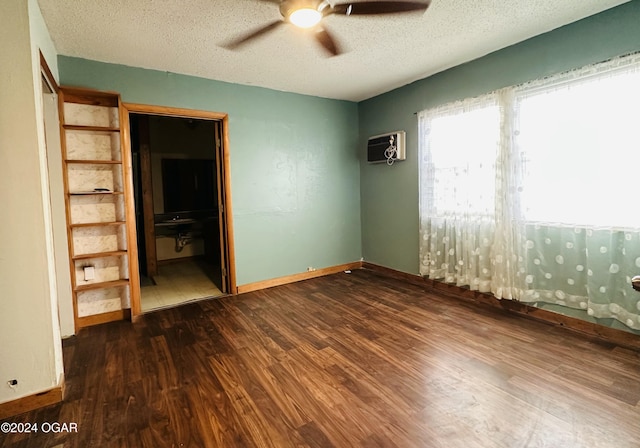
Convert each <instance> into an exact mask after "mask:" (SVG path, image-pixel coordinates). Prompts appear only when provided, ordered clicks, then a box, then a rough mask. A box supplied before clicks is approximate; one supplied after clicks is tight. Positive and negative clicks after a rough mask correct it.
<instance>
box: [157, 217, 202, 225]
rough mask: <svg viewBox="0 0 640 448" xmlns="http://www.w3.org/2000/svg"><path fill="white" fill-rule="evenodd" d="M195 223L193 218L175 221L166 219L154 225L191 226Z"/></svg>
mask: <svg viewBox="0 0 640 448" xmlns="http://www.w3.org/2000/svg"><path fill="white" fill-rule="evenodd" d="M194 222H196V220H195V219H193V218H177V219H168V220H166V221H162V222H159V223H156V225H157V226H175V225H178V224H191V223H194Z"/></svg>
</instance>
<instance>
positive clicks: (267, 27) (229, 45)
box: [223, 20, 284, 50]
mask: <svg viewBox="0 0 640 448" xmlns="http://www.w3.org/2000/svg"><path fill="white" fill-rule="evenodd" d="M281 25H284V22H283V21H282V20H276V21H274V22H271V23H269V24H268V25H265V26H263V27H262V28H258V29H257V30H255V31H251V32H250V33H248V34H245V35H243V36H240V37H238V38H236V39H234V40H232V41H230V42H227V43H225V44H224V45H223V47H225V48H228V49H229V50H233V49H235V48H237V47H239V46H240V45H243V44H245V43H247V42H248V41H250V40H252V39H255V38H257V37H260V36H262V35H264V34H266V33H268V32H269V31H273V30H275V29H276V28H278V27H279V26H281Z"/></svg>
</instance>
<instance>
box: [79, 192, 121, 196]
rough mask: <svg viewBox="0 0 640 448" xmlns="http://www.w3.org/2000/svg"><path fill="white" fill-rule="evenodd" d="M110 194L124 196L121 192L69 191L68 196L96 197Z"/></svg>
mask: <svg viewBox="0 0 640 448" xmlns="http://www.w3.org/2000/svg"><path fill="white" fill-rule="evenodd" d="M110 194H115V195H118V194H124V193H123V192H122V191H70V192H69V196H96V195H110Z"/></svg>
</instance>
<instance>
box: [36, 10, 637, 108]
mask: <svg viewBox="0 0 640 448" xmlns="http://www.w3.org/2000/svg"><path fill="white" fill-rule="evenodd" d="M626 1H627V0H433V1H432V3H431V6H430V7H429V9H428V10H427V11H426V13H424V14H409V15H394V16H384V17H382V16H376V17H372V16H368V17H363V16H359V17H358V16H350V17H345V16H329V17H327V18H325V20H324V22H323V24H324V26H325V27H326V28H327V29H328V30H329V31H331V32H332V34H333V36H334V37H335V39H336V40H337V41H338V42H339V44H340V45H341V47H342V49H343V50H344V54H341V55H339V56H336V57H326V56H325V53H324V52H323V50H322V48H321V47H319V45H318V44H317V43H316V42H315V41H314V40H313V39H312V38H311V36H309V35H308V34H307V33H306V32H304V31H303V30H299V29H296V28H294V27H293V26H291V25H287V26H283V27H280V28H279V29H277V30H275V31H274V32H272V33H270V34H268V35H266V36H264V37H263V38H262V39H260V40H258V41H255V42H251V43H248V44H246V45H244V46H242V47H240V48H239V49H237V50H235V51H231V50H227V49H225V48H222V47H221V45H222V44H224V43H225V42H226V41H228V40H229V39H232V38H234V37H237V36H239V35H242V34H243V33H245V32H247V31H250V30H253V29H255V28H258V27H260V26H262V25H265V24H267V23H269V22H271V21H273V20H275V19H277V18H279V17H280V14H279V11H278V5H277V4H275V3H271V2H268V1H260V0H39V4H40V7H41V9H42V14H43V16H44V18H45V21H46V23H47V26H48V28H49V32H50V34H51V37H52V39H53V41H54V43H55V45H56V49H57V51H58V53H60V54H63V55H67V56H77V57H82V58H87V59H93V60H97V61H103V62H112V63H117V64H124V65H129V66H135V67H143V68H150V69H155V70H161V71H169V72H174V73H182V74H188V75H194V76H200V77H204V78H210V79H216V80H220V81H227V82H233V83H238V84H247V85H255V86H261V87H268V88H271V89H276V90H283V91H288V92H296V93H303V94H308V95H314V96H320V97H326V98H336V99H345V100H352V101H360V100H363V99H366V98H370V97H372V96H375V95H377V94H380V93H383V92H386V91H389V90H392V89H394V88H396V87H400V86H402V85H405V84H408V83H410V82H412V81H415V80H417V79H421V78H424V77H426V76H429V75H432V74H434V73H437V72H440V71H442V70H445V69H447V68H450V67H453V66H455V65H458V64H460V63H463V62H467V61H470V60H473V59H476V58H478V57H480V56H483V55H485V54H487V53H490V52H492V51H495V50H498V49H500V48H504V47H507V46H509V45H512V44H514V43H517V42H520V41H523V40H525V39H527V38H530V37H532V36H535V35H538V34H541V33H544V32H546V31H550V30H552V29H554V28H558V27H560V26H562V25H565V24H568V23H571V22H574V21H576V20H579V19H582V18H584V17H587V16H590V15H593V14H596V13H598V12H601V11H603V10H605V9H608V8H611V7H614V6H616V5H619V4H622V3H626ZM354 2H355V1H354Z"/></svg>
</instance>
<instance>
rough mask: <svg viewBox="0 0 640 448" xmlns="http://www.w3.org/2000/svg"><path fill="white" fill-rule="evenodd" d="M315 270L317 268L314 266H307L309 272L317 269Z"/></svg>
mask: <svg viewBox="0 0 640 448" xmlns="http://www.w3.org/2000/svg"><path fill="white" fill-rule="evenodd" d="M315 270H316V268H314V267H313V266H309V267H308V268H307V272H313V271H315Z"/></svg>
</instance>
